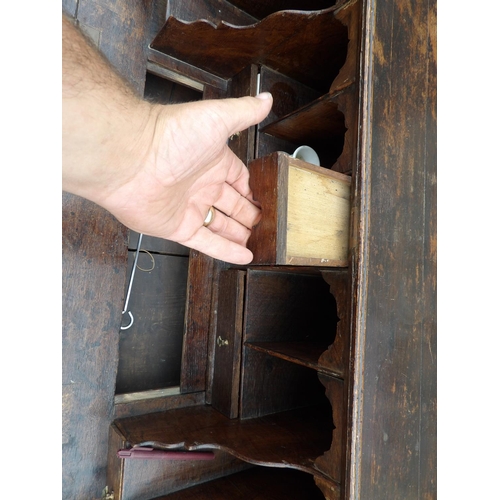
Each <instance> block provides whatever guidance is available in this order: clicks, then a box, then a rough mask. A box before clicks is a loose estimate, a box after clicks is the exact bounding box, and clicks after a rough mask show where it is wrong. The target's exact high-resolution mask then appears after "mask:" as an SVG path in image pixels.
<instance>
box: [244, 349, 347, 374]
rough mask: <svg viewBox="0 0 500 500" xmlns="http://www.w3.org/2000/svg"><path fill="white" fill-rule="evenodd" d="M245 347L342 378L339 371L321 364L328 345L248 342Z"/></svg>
mask: <svg viewBox="0 0 500 500" xmlns="http://www.w3.org/2000/svg"><path fill="white" fill-rule="evenodd" d="M245 347H248V348H250V349H254V350H255V351H259V352H263V353H265V354H269V355H270V356H274V357H276V358H281V359H284V360H286V361H290V362H291V363H295V364H297V365H301V366H306V367H308V368H312V369H313V370H316V371H317V372H320V373H324V374H325V375H329V376H331V377H340V378H342V373H341V372H340V371H339V370H334V369H331V368H329V367H328V366H325V365H323V364H321V362H320V358H321V356H322V354H323V353H324V352H325V351H326V350H327V349H328V345H325V344H324V343H319V342H247V343H245Z"/></svg>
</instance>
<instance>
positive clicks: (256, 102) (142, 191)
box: [62, 16, 272, 264]
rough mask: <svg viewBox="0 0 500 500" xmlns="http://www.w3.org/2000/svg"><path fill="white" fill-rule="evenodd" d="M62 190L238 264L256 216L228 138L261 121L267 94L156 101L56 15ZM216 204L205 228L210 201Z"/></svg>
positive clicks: (150, 231) (246, 257) (248, 256)
mask: <svg viewBox="0 0 500 500" xmlns="http://www.w3.org/2000/svg"><path fill="white" fill-rule="evenodd" d="M62 33H63V58H62V59H63V189H64V190H65V191H68V192H71V193H74V194H77V195H79V196H83V197H84V198H87V199H89V200H91V201H93V202H95V203H97V204H99V205H101V206H102V207H104V208H106V209H107V210H108V211H109V212H111V213H112V214H113V215H114V216H115V217H116V218H117V219H118V220H120V221H121V222H122V223H123V224H125V225H126V226H128V227H129V228H130V229H133V230H135V231H137V232H139V233H143V234H147V235H150V236H156V237H160V238H165V239H170V240H172V241H177V242H179V243H182V244H183V245H186V246H188V247H191V248H194V249H196V250H199V251H200V252H203V253H205V254H207V255H209V256H211V257H214V258H217V259H221V260H225V261H227V262H231V263H235V264H247V263H249V262H251V260H252V258H253V256H252V253H251V252H250V251H249V250H248V249H247V248H246V247H245V245H246V243H247V240H248V238H249V236H250V229H251V228H252V226H254V225H255V224H256V223H257V222H258V221H259V217H260V209H259V208H258V207H257V206H256V205H255V204H254V203H252V193H251V191H250V188H249V185H248V170H247V168H246V166H245V165H244V164H243V163H242V162H241V161H240V160H239V159H238V158H237V157H236V156H235V155H234V153H233V152H232V151H231V150H230V149H229V147H228V146H227V140H228V138H229V137H230V136H231V135H232V134H234V133H237V132H240V131H242V130H245V129H246V128H248V127H250V126H252V125H255V124H257V123H259V122H260V121H262V120H263V119H264V118H265V117H266V116H267V114H268V113H269V111H270V110H271V105H272V97H271V95H270V94H267V93H266V94H262V95H261V96H259V98H255V97H242V98H240V99H221V100H215V101H200V102H193V103H184V104H175V105H169V106H161V105H156V104H151V103H148V102H146V101H144V100H142V99H140V98H138V96H137V95H136V94H135V92H134V91H133V89H131V88H130V87H129V86H128V84H127V83H126V82H125V81H124V80H123V79H122V78H121V77H120V76H119V75H118V74H117V73H116V72H115V71H114V70H113V68H112V67H111V66H110V65H109V64H108V63H107V61H106V60H105V59H104V58H103V57H102V55H101V54H100V53H99V52H98V51H97V50H96V49H95V47H93V46H92V44H89V43H87V41H86V40H85V37H84V36H83V35H82V33H81V32H80V31H79V30H78V29H77V28H76V27H75V26H74V25H73V23H72V22H71V21H70V20H69V19H67V18H66V17H65V16H63V19H62ZM212 206H214V207H215V208H216V209H217V210H216V212H215V218H214V220H213V221H212V222H211V223H210V226H209V227H205V226H204V225H203V222H204V220H205V218H206V216H207V213H208V211H209V209H210V207H212Z"/></svg>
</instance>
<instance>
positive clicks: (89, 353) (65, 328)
mask: <svg viewBox="0 0 500 500" xmlns="http://www.w3.org/2000/svg"><path fill="white" fill-rule="evenodd" d="M62 235H63V238H62V313H63V318H62V384H63V386H62V425H63V427H62V431H63V439H62V464H63V470H62V491H63V497H64V498H74V499H75V500H88V499H89V498H97V497H99V496H100V494H101V491H102V489H103V488H104V486H105V481H106V477H105V469H106V454H107V441H108V438H107V436H108V427H109V425H110V423H111V421H112V418H113V397H114V388H115V379H116V369H117V363H118V335H119V333H118V332H119V330H120V323H121V308H122V305H123V297H124V290H125V271H126V262H127V260H126V259H127V247H126V230H125V228H124V227H123V226H122V225H121V224H120V223H119V222H118V221H117V220H116V219H114V217H112V216H111V215H110V214H109V213H108V212H106V211H105V210H103V209H101V208H100V207H98V206H97V205H94V204H93V203H91V202H89V201H87V200H84V199H82V198H79V197H77V196H73V195H70V194H66V193H65V194H63V202H62ZM90 478H92V479H93V480H92V481H91V480H90Z"/></svg>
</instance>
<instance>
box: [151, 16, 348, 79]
mask: <svg viewBox="0 0 500 500" xmlns="http://www.w3.org/2000/svg"><path fill="white" fill-rule="evenodd" d="M306 25H307V29H306ZM186 40H189V41H190V43H189V44H187V43H186ZM209 42H210V43H209ZM321 42H323V43H321ZM193 45H195V46H197V49H198V50H196V51H193V50H192V49H191V47H192V46H193ZM308 45H309V46H310V47H311V48H314V50H312V49H311V50H310V51H307V50H305V47H307V46H308ZM150 47H151V48H152V49H155V50H157V51H159V52H162V53H165V54H168V55H170V56H172V57H174V58H176V59H179V60H182V61H184V62H187V63H189V64H191V65H192V66H195V67H199V68H201V69H203V70H205V71H208V72H209V73H213V74H215V75H217V76H219V77H221V78H225V79H230V78H232V76H233V75H235V74H236V73H238V72H239V71H241V70H242V69H243V68H244V67H246V66H248V65H250V64H252V63H254V64H264V65H266V66H269V67H270V68H272V69H274V70H276V71H278V72H280V73H283V74H286V75H288V76H290V77H292V78H295V79H297V80H298V81H302V82H303V83H305V84H309V85H311V83H312V86H313V87H317V86H318V84H320V86H321V87H323V88H325V86H326V88H328V87H329V86H330V85H331V83H332V81H333V79H334V78H335V76H336V75H337V73H338V72H339V70H340V68H341V67H342V66H343V65H344V64H345V55H346V53H347V27H346V26H345V25H344V23H343V22H342V21H341V20H339V19H337V18H336V8H335V7H330V8H328V9H324V10H319V11H295V10H294V11H292V10H290V11H287V10H284V11H280V12H277V13H274V14H271V15H270V16H268V17H266V18H264V19H263V20H262V21H259V22H258V23H255V24H253V25H250V26H235V25H231V24H229V23H225V22H221V23H219V24H217V25H215V24H213V23H211V22H209V21H207V20H203V19H201V20H198V21H193V22H185V21H180V20H178V19H176V18H174V17H170V18H169V19H167V21H166V23H165V25H164V26H163V27H162V29H161V30H160V31H159V33H158V34H157V36H156V37H155V38H154V40H153V41H152V42H151V44H150ZM298 47H300V48H301V49H302V50H300V51H299V50H297V48H298ZM318 49H320V50H318ZM297 57H301V60H300V61H297ZM325 60H326V61H328V64H327V65H325ZM317 68H321V69H322V71H317ZM330 68H331V70H329V69H330Z"/></svg>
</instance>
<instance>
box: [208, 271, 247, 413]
mask: <svg viewBox="0 0 500 500" xmlns="http://www.w3.org/2000/svg"><path fill="white" fill-rule="evenodd" d="M245 274H246V273H245V271H239V270H235V269H228V270H226V271H222V272H221V275H220V278H219V304H218V311H217V331H216V346H215V355H214V378H213V388H212V406H213V407H214V408H215V409H216V410H218V411H220V412H221V413H222V414H223V415H226V416H227V417H229V418H237V417H238V401H239V388H240V371H241V338H242V327H243V303H244V298H245Z"/></svg>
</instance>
